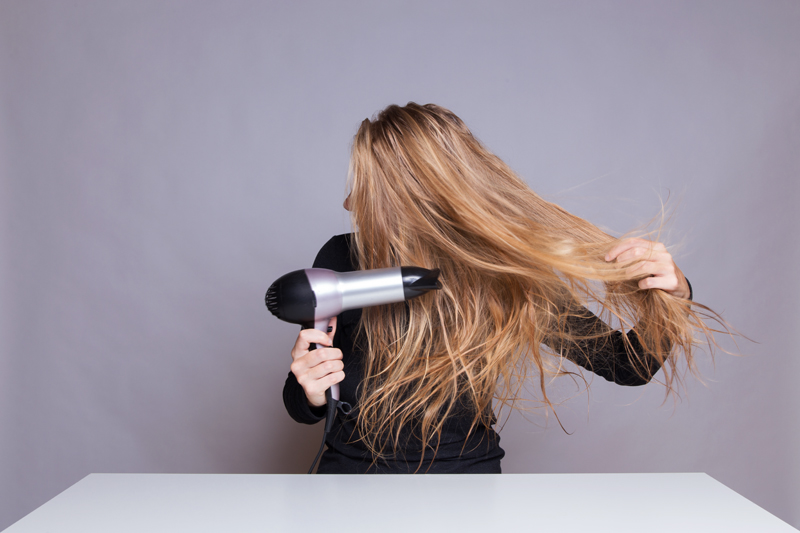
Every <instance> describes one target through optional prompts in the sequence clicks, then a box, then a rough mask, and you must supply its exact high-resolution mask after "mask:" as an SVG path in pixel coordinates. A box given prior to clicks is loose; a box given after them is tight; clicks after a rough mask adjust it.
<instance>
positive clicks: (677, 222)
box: [0, 0, 800, 529]
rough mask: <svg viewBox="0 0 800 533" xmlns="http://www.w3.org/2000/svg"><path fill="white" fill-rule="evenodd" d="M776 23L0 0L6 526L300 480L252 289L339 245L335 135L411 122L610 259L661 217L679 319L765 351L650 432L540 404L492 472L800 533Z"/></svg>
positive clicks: (790, 65) (799, 113) (794, 48)
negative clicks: (178, 486)
mask: <svg viewBox="0 0 800 533" xmlns="http://www.w3.org/2000/svg"><path fill="white" fill-rule="evenodd" d="M798 28H800V3H798V2H795V1H777V0H776V1H768V2H757V1H750V2H742V1H726V2H698V1H686V2H638V1H637V2H634V1H630V2H622V1H619V2H607V1H584V2H559V3H556V2H521V1H520V2H494V3H492V4H491V5H490V4H489V3H477V2H461V1H459V2H457V1H450V2H412V1H408V2H391V3H389V2H381V3H374V2H354V1H351V2H323V1H318V2H255V1H251V2H246V1H226V2H222V1H220V2H208V1H207V2H191V3H190V2H161V1H159V2H156V1H136V2H134V1H130V2H109V1H100V0H98V1H88V0H87V1H76V2H67V1H55V0H53V1H28V0H26V1H23V0H18V1H8V0H6V1H3V2H2V3H0V176H2V181H0V187H1V188H0V269H2V271H1V275H0V335H1V336H0V350H2V352H0V380H2V381H1V382H0V527H4V526H7V525H9V524H10V523H12V522H13V521H15V520H17V519H18V518H20V517H21V516H23V515H24V514H26V513H28V512H30V511H31V510H33V509H34V508H36V507H37V506H39V505H41V504H42V503H44V502H45V501H46V500H47V499H49V498H51V497H52V496H54V495H55V494H57V493H58V492H60V491H62V490H64V489H65V488H67V487H68V486H70V485H71V484H73V483H75V482H76V481H78V480H79V479H81V478H82V477H83V476H85V475H86V474H88V473H90V472H253V473H258V472H264V473H278V472H279V473H288V472H304V471H305V469H306V468H307V465H308V464H309V462H310V460H311V459H312V457H313V454H314V452H315V450H316V447H317V446H318V443H319V438H320V431H321V428H319V427H311V428H309V427H301V426H299V425H297V424H294V423H293V422H292V421H291V420H290V419H289V417H288V415H286V413H285V412H284V410H283V406H282V402H281V387H282V384H283V380H284V378H285V376H286V373H287V372H288V367H289V362H290V356H289V353H288V352H289V348H290V346H291V344H292V342H293V340H294V338H295V336H296V333H297V329H296V327H294V326H291V325H289V324H283V323H281V322H279V321H278V320H276V319H274V318H272V317H271V316H270V315H269V314H268V312H267V310H266V309H265V307H264V304H263V294H264V291H265V289H266V287H267V286H268V285H269V283H271V282H272V281H273V280H274V279H275V278H277V277H278V276H280V275H281V274H283V273H285V272H288V271H290V270H294V269H297V268H303V267H306V266H309V265H310V263H311V261H312V260H313V257H314V255H315V253H316V250H317V249H318V248H319V247H320V246H321V245H322V244H323V243H324V242H325V241H326V240H327V239H328V238H329V237H330V236H331V235H333V234H336V233H343V232H346V231H349V220H348V217H347V214H346V213H345V212H344V211H343V210H342V208H341V201H342V199H343V198H344V194H345V176H346V169H347V159H348V149H349V143H350V140H351V138H352V136H353V134H354V133H355V130H356V128H357V126H358V124H359V123H360V121H361V120H362V119H363V118H365V117H367V116H370V115H372V114H373V113H374V112H375V111H377V110H379V109H381V108H382V107H384V106H385V105H387V104H390V103H400V104H404V103H406V102H407V101H409V100H413V101H417V102H422V103H425V102H435V103H439V104H441V105H444V106H446V107H449V108H451V109H452V110H454V111H455V112H456V113H457V114H459V115H460V116H461V117H462V118H464V120H465V121H466V122H467V124H468V125H469V126H470V127H471V128H472V130H473V131H474V132H475V133H476V135H477V136H478V137H479V138H481V139H482V140H483V141H484V142H485V143H486V144H487V145H488V146H489V147H490V148H491V149H493V150H494V151H495V152H496V153H497V154H498V155H500V156H501V157H502V158H504V159H505V160H506V162H508V163H509V164H510V165H511V166H512V168H514V169H515V170H516V171H517V172H518V173H519V174H520V175H522V176H523V177H525V179H526V180H527V181H528V182H529V183H530V185H531V186H532V187H533V188H534V189H535V190H537V191H538V192H540V193H541V194H543V195H545V196H546V197H548V198H550V199H553V200H555V201H557V202H559V203H561V204H562V205H563V206H565V207H566V208H568V209H570V210H572V211H573V212H575V213H576V214H579V215H581V216H584V217H586V218H588V219H590V220H592V221H594V222H596V223H598V224H600V225H602V226H603V227H606V228H609V229H610V230H613V231H615V232H624V231H626V230H628V229H631V228H633V227H635V226H637V225H640V224H642V223H644V222H646V221H647V220H649V219H650V218H651V217H653V216H654V215H657V214H658V213H659V210H660V209H661V202H662V200H666V199H668V201H667V206H668V210H669V211H670V212H672V213H674V214H673V216H672V218H671V220H670V222H669V224H668V226H667V230H666V231H665V232H664V234H663V235H662V239H663V240H664V241H665V242H667V243H668V244H669V245H671V246H672V247H673V248H672V250H673V252H674V255H675V257H676V259H677V260H678V263H679V265H680V266H681V267H682V268H683V270H684V271H685V272H686V274H687V275H688V276H689V278H690V279H691V281H692V282H693V284H694V286H695V298H696V299H697V300H698V301H700V302H702V303H705V304H707V305H709V306H711V307H712V308H714V309H715V310H717V311H720V312H721V313H723V314H724V316H725V318H726V319H727V320H728V321H729V322H730V323H731V324H733V325H734V326H735V327H736V328H738V329H739V330H740V331H741V332H742V333H743V334H744V335H747V336H748V337H750V338H751V339H753V341H755V342H750V341H747V340H744V339H740V341H739V348H738V351H739V352H740V353H743V354H746V355H745V356H743V357H733V356H729V355H726V354H724V353H719V354H718V355H717V358H716V364H712V361H711V359H710V358H709V356H708V355H707V354H700V356H699V364H698V366H699V369H700V371H701V372H702V374H703V376H704V383H701V382H699V381H698V380H696V379H693V378H687V379H686V381H685V390H684V392H683V394H682V396H681V399H680V400H679V401H677V402H673V401H671V400H669V401H667V402H666V403H664V404H663V405H662V400H663V388H661V387H659V386H658V385H657V384H652V385H650V386H647V387H645V388H636V389H625V388H622V387H617V386H613V385H609V384H607V383H605V382H603V380H602V379H599V378H598V379H596V380H594V382H593V384H592V389H591V394H588V395H587V394H586V393H580V392H579V391H578V390H577V388H576V387H574V386H573V385H572V384H571V383H570V382H569V381H563V382H562V383H559V384H558V385H556V389H557V392H558V396H559V398H561V399H563V400H564V403H563V404H562V405H561V406H560V407H559V408H558V411H557V412H558V414H559V417H560V419H561V422H562V423H563V424H564V426H565V428H566V429H567V431H569V432H570V433H571V435H568V434H566V433H565V432H563V431H562V430H561V429H560V428H559V426H558V423H556V421H555V420H554V418H553V417H552V416H551V417H550V418H549V419H545V417H544V416H543V414H542V413H541V412H538V411H535V410H534V411H531V412H529V413H526V414H525V415H524V416H523V415H515V416H512V417H511V419H510V420H509V421H508V423H507V424H506V425H505V427H504V429H503V432H502V434H501V435H502V445H503V446H504V447H505V449H506V451H507V452H508V455H507V458H506V460H505V461H504V471H506V472H681V471H702V472H707V473H709V474H710V475H712V476H713V477H715V478H716V479H718V480H720V481H721V482H723V483H725V484H726V485H728V486H730V487H731V488H732V489H734V490H736V491H737V492H739V493H741V494H742V495H744V496H745V497H747V498H749V499H751V500H752V501H754V502H755V503H757V504H759V505H761V506H763V507H765V508H766V509H767V510H769V511H771V512H773V513H775V514H776V515H778V516H779V517H781V518H783V519H784V520H786V521H788V522H789V523H791V524H793V525H794V526H796V527H797V526H800V505H798V502H800V462H799V461H798V457H799V455H798V452H797V450H798V449H800V420H798V407H800V393H798V386H797V374H798V366H799V364H798V355H797V348H796V342H797V340H796V337H797V329H798V325H800V323H799V322H800V321H799V320H798V318H800V317H798V310H797V301H798V297H800V294H798V292H800V291H799V290H798V288H799V287H800V283H798V279H797V264H798V246H797V244H798V239H797V230H798V216H797V202H798V199H800V198H798V184H797V183H798V174H800V68H798V66H799V65H800V31H798ZM721 342H722V343H723V345H724V346H725V347H727V348H728V349H731V350H734V351H735V350H736V347H735V346H734V345H733V344H732V342H730V341H729V340H726V339H721ZM622 504H623V505H624V502H623V503H622ZM575 505H576V508H577V507H580V502H575ZM663 512H664V513H665V514H668V513H669V512H670V509H664V510H663ZM531 520H532V522H535V517H531ZM653 520H658V517H657V516H654V517H653ZM643 526H646V524H643ZM645 529H646V527H645Z"/></svg>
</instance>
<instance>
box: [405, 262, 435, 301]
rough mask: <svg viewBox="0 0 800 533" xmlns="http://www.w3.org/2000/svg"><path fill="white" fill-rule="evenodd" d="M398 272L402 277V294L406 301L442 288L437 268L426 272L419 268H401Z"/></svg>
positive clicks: (424, 269)
mask: <svg viewBox="0 0 800 533" xmlns="http://www.w3.org/2000/svg"><path fill="white" fill-rule="evenodd" d="M400 272H401V274H402V276H403V294H404V295H405V297H406V300H410V299H412V298H416V297H417V296H422V295H423V294H425V293H426V292H428V291H433V290H438V289H441V288H442V284H441V283H440V282H439V269H438V268H435V269H433V270H428V269H426V268H421V267H401V268H400Z"/></svg>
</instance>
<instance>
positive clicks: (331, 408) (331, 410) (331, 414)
mask: <svg viewBox="0 0 800 533" xmlns="http://www.w3.org/2000/svg"><path fill="white" fill-rule="evenodd" d="M325 399H326V400H327V401H328V411H327V413H325V431H324V432H323V433H322V442H321V443H320V445H319V451H318V452H317V456H316V457H314V462H313V463H311V468H309V469H308V473H309V474H312V473H313V472H314V467H315V466H317V461H319V458H320V456H321V455H322V450H323V449H324V448H325V441H326V440H327V438H328V433H330V431H331V428H332V427H333V421H334V420H335V419H336V407H337V406H338V405H339V402H338V400H334V399H333V396H331V390H330V389H328V390H326V391H325Z"/></svg>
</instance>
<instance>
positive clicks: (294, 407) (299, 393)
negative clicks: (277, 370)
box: [283, 235, 352, 424]
mask: <svg viewBox="0 0 800 533" xmlns="http://www.w3.org/2000/svg"><path fill="white" fill-rule="evenodd" d="M349 244H350V236H349V235H337V236H335V237H333V238H331V239H330V240H329V241H328V242H327V243H325V245H324V246H323V247H322V248H321V249H320V251H319V253H318V254H317V257H316V259H314V265H313V267H314V268H327V269H330V270H335V271H337V272H344V271H347V270H352V268H350V267H349V265H350V248H349ZM283 405H284V406H285V407H286V411H287V412H288V413H289V416H291V417H292V418H293V419H294V420H295V421H296V422H300V423H301V424H316V423H317V422H319V421H320V420H322V419H324V418H325V411H326V407H325V406H322V407H311V406H310V405H308V400H307V399H306V393H305V391H303V387H301V386H300V384H299V383H298V382H297V378H296V377H295V376H294V374H292V373H291V372H289V375H288V376H287V378H286V383H285V384H284V385H283Z"/></svg>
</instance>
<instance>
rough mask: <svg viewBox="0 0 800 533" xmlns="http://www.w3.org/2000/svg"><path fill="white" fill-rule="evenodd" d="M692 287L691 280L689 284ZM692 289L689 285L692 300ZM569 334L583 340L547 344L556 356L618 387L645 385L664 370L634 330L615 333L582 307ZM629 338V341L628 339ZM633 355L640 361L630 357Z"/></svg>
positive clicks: (570, 319)
mask: <svg viewBox="0 0 800 533" xmlns="http://www.w3.org/2000/svg"><path fill="white" fill-rule="evenodd" d="M686 282H687V283H689V280H688V279H687V280H686ZM693 295H694V294H693V291H692V285H691V284H689V299H691V298H692V296H693ZM566 329H567V331H568V332H569V333H570V334H571V335H574V336H576V337H579V338H580V337H583V338H584V340H581V341H579V342H577V343H575V344H572V345H570V346H559V345H558V343H555V342H547V343H546V344H547V345H548V346H550V348H552V349H553V350H555V351H556V352H559V351H560V352H561V353H562V354H563V355H564V356H565V357H566V358H567V359H569V360H570V361H572V362H573V363H575V364H577V365H580V366H582V367H583V368H585V369H587V370H589V371H591V372H594V373H595V374H597V375H598V376H601V377H603V378H605V379H606V380H607V381H613V382H614V383H617V384H618V385H627V386H637V385H644V384H646V383H648V382H649V381H650V379H652V377H653V376H654V375H655V374H656V372H658V371H659V369H660V368H661V363H660V362H659V361H658V360H657V359H655V358H653V357H652V356H646V355H643V354H644V350H643V349H642V345H641V343H640V342H639V338H638V335H637V334H636V331H635V329H636V328H634V329H632V330H630V331H628V333H627V334H624V335H625V336H623V333H622V332H621V331H619V330H613V329H611V327H609V326H608V325H607V324H606V323H605V322H603V321H602V320H600V319H599V318H598V317H597V316H595V315H594V313H592V312H591V311H589V310H588V309H586V308H584V307H581V308H580V309H579V310H578V311H577V312H575V313H574V314H573V315H572V316H570V318H569V319H568V321H567V325H566ZM625 337H627V341H626V339H625ZM629 351H632V352H633V353H632V354H631V355H634V354H635V356H637V357H630V356H629V353H628V352H629Z"/></svg>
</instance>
